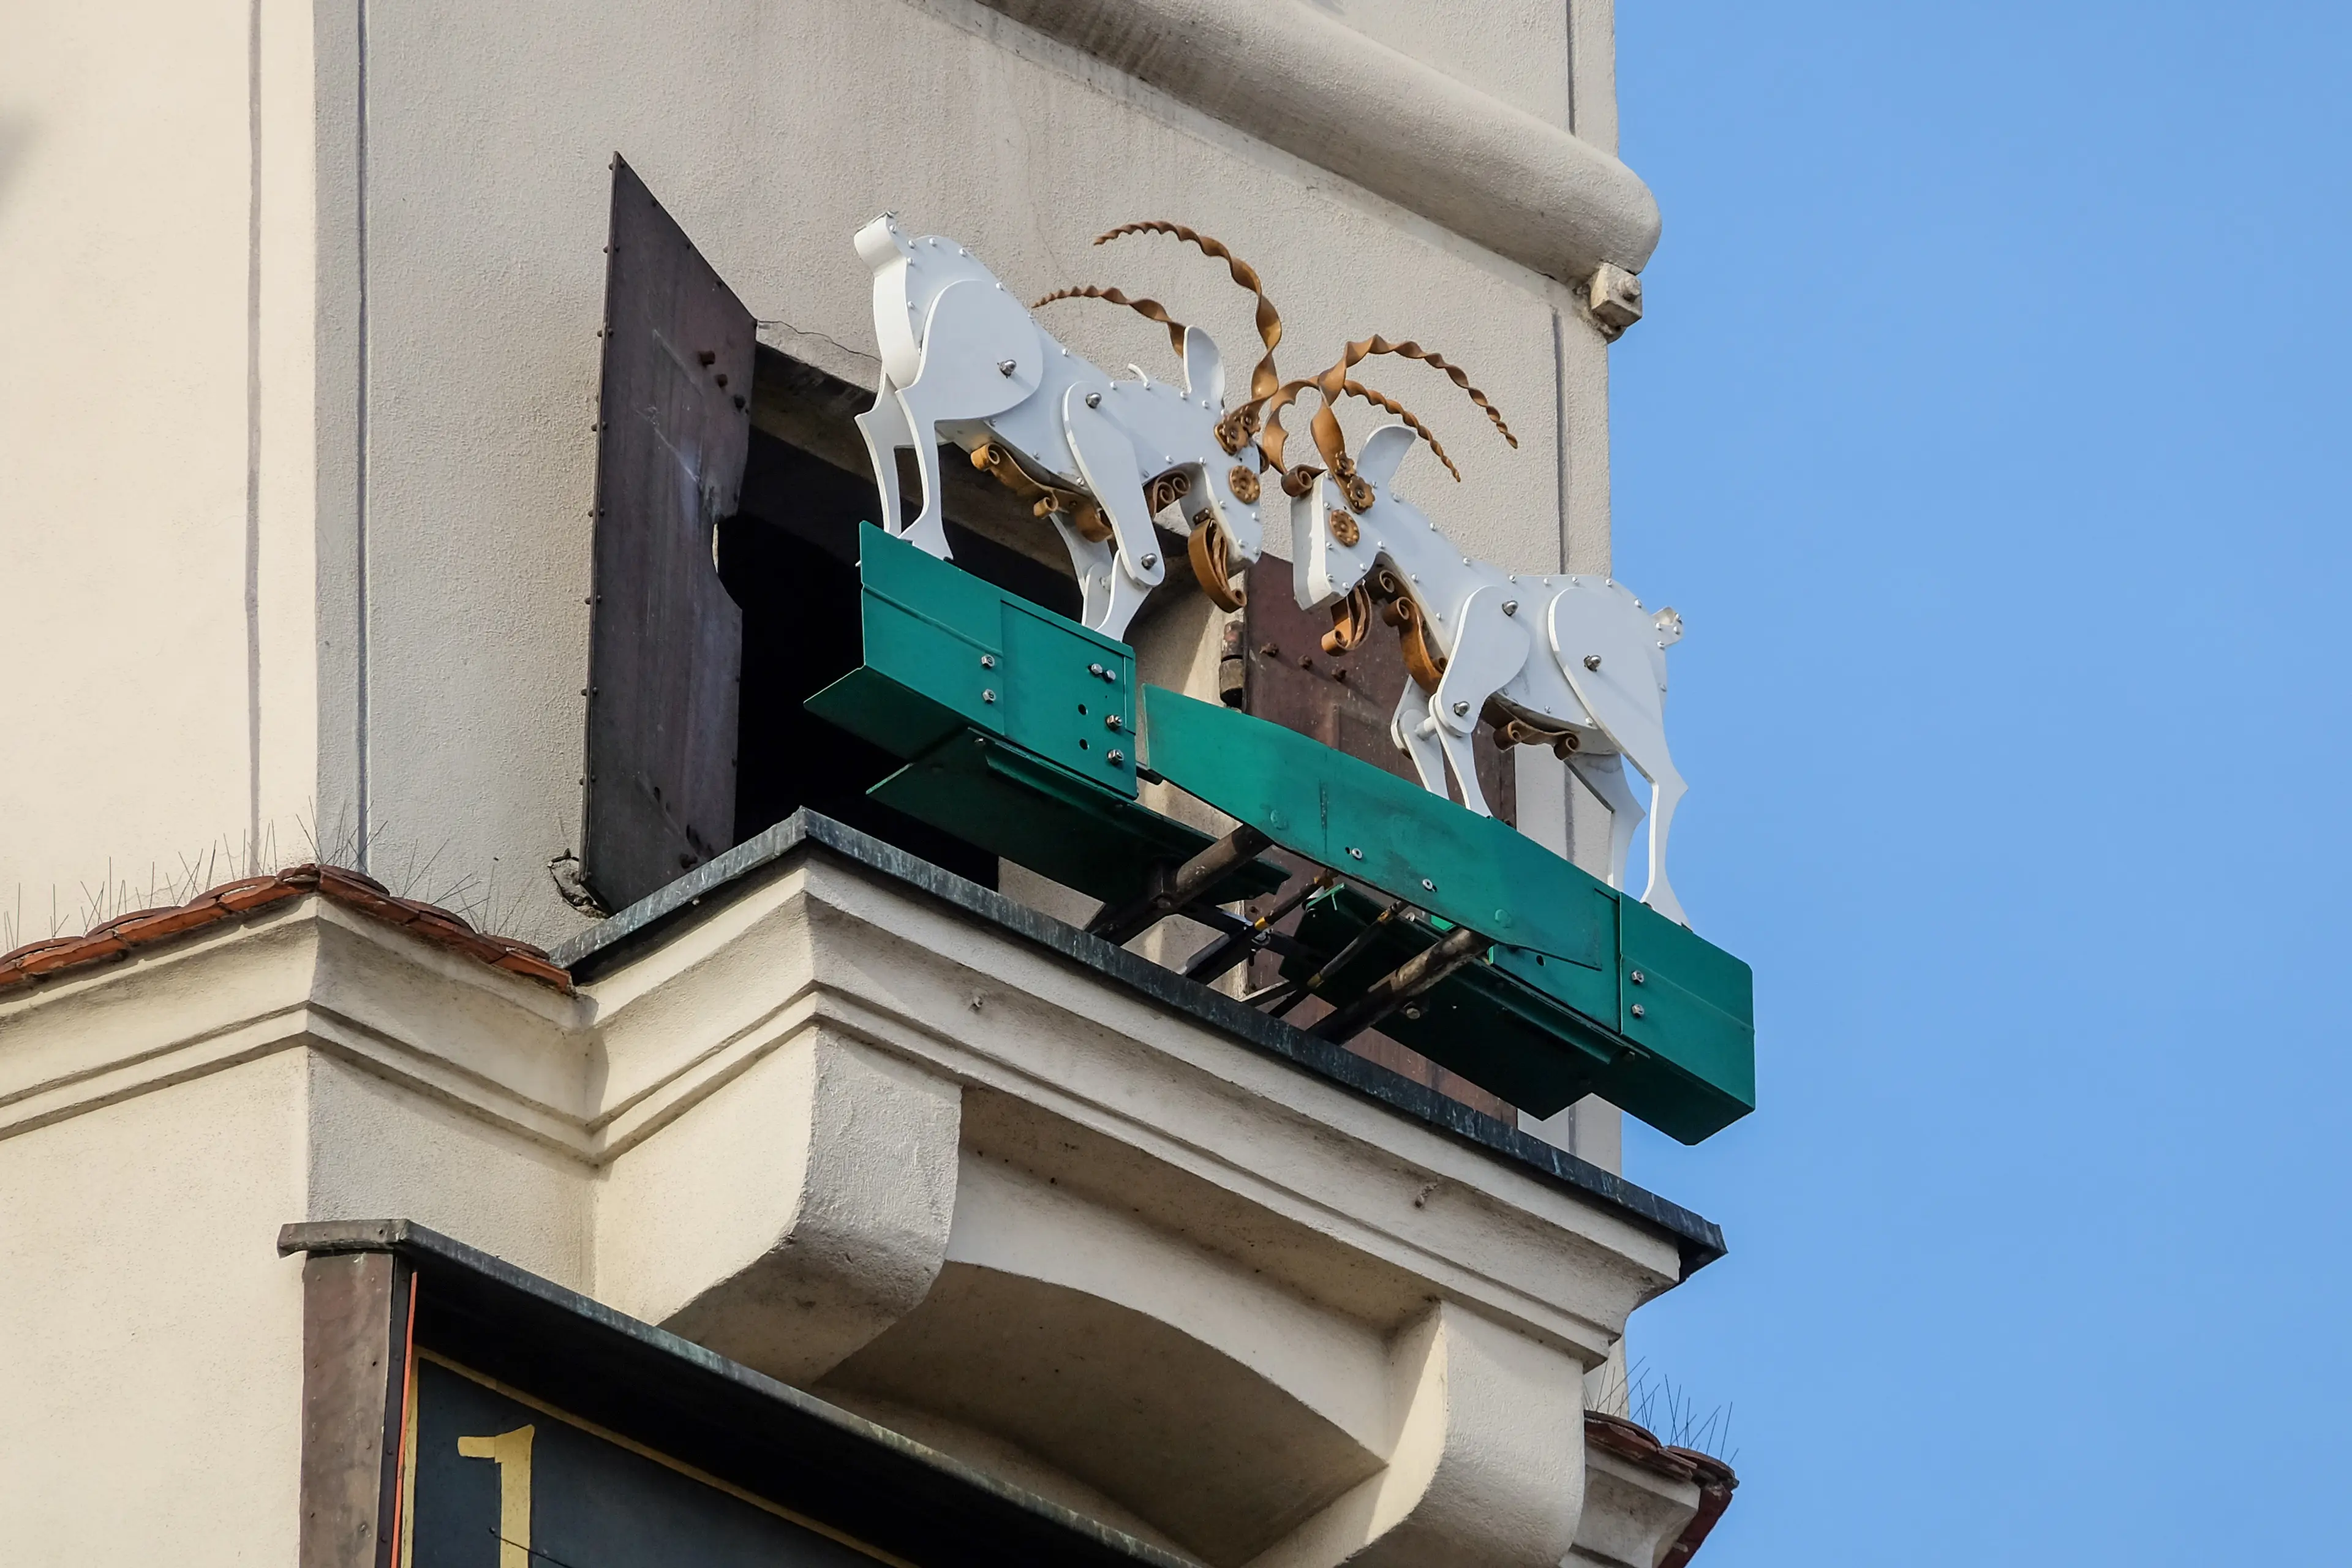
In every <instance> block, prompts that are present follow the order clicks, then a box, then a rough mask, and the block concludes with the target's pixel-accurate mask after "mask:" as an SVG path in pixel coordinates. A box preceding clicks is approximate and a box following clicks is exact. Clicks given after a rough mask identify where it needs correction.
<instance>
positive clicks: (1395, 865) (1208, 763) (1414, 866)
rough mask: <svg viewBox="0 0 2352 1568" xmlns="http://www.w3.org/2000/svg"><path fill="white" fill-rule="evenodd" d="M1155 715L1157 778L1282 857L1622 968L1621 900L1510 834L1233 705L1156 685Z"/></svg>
mask: <svg viewBox="0 0 2352 1568" xmlns="http://www.w3.org/2000/svg"><path fill="white" fill-rule="evenodd" d="M1144 712H1145V718H1146V722H1147V724H1148V727H1149V728H1148V738H1149V741H1150V763H1151V766H1152V767H1153V768H1154V769H1155V770H1157V771H1158V772H1159V773H1161V774H1162V775H1164V776H1165V777H1166V778H1167V779H1168V780H1169V782H1171V784H1175V785H1176V786H1177V787H1178V788H1180V789H1182V790H1185V791H1186V792H1188V793H1190V794H1192V795H1197V796H1199V797H1200V798H1201V799H1202V800H1204V801H1207V802H1208V803H1209V804H1210V805H1213V806H1215V807H1216V808H1217V809H1218V810H1220V811H1222V812H1224V813H1225V814H1226V815H1227V816H1234V817H1236V818H1238V819H1240V820H1241V821H1243V822H1246V823H1248V824H1250V825H1251V826H1254V827H1256V828H1257V829H1258V830H1259V831H1261V832H1263V833H1265V835H1266V836H1267V837H1270V838H1272V839H1273V840H1274V841H1275V842H1276V844H1279V845H1281V846H1282V847H1285V848H1286V849H1291V850H1295V851H1297V853H1299V854H1301V855H1305V856H1307V858H1309V859H1313V860H1317V861H1319V862H1321V863H1322V864H1324V865H1326V866H1329V867H1332V868H1335V869H1337V870H1338V871H1339V872H1340V873H1341V874H1342V875H1343V876H1346V877H1348V878H1349V879H1350V880H1354V881H1360V882H1362V883H1364V884H1366V885H1368V886H1370V887H1375V888H1380V889H1385V890H1387V891H1388V892H1391V893H1393V894H1395V895H1397V896H1398V897H1400V898H1404V899H1409V900H1412V902H1413V903H1414V904H1417V905H1419V906H1420V907H1421V908H1423V909H1424V910H1429V911H1430V912H1431V913H1433V914H1438V915H1443V916H1444V917H1445V918H1446V919H1447V920H1450V921H1454V922H1456V923H1457V924H1461V925H1466V926H1468V927H1470V928H1471V929H1472V930H1473V931H1478V932H1480V933H1481V934H1483V935H1486V936H1491V937H1494V938H1496V940H1498V941H1502V942H1510V943H1512V944H1513V945H1515V946H1519V947H1525V948H1528V949H1530V950H1532V951H1534V952H1541V953H1543V954H1545V955H1546V956H1547V957H1549V958H1552V959H1558V960H1563V961H1565V962H1567V963H1578V964H1583V965H1585V966H1586V967H1589V968H1596V969H1613V968H1614V967H1615V958H1616V917H1615V906H1616V903H1617V895H1616V894H1615V893H1613V892H1612V891H1611V890H1610V889H1609V888H1608V887H1606V886H1605V885H1604V884H1603V883H1601V881H1600V880H1599V879H1596V878H1594V877H1592V876H1591V874H1589V873H1587V872H1585V871H1582V870H1580V869H1578V868H1576V867H1574V866H1571V865H1570V864H1569V863H1568V862H1567V861H1565V860H1563V859H1561V858H1559V856H1557V855H1554V854H1553V853H1551V851H1549V850H1548V849H1546V848H1545V847H1543V846H1541V845H1539V844H1538V843H1536V842H1535V840H1533V839H1531V838H1528V837H1526V836H1525V835H1523V834H1520V833H1517V832H1516V831H1514V830H1513V829H1512V828H1511V827H1510V826H1507V824H1504V823H1501V822H1497V821H1496V820H1495V819H1494V818H1493V817H1491V816H1479V815H1477V814H1476V813H1475V812H1472V811H1467V810H1465V809H1464V808H1463V807H1461V806H1459V805H1454V803H1453V802H1452V801H1448V800H1441V799H1439V798H1438V797H1437V796H1435V795H1432V794H1430V793H1429V792H1428V791H1427V790H1425V789H1423V788H1422V787H1421V786H1420V785H1418V784H1412V783H1410V782H1408V781H1406V780H1404V779H1401V778H1398V777H1397V776H1396V775H1395V774H1393V773H1387V772H1384V771H1383V770H1381V769H1380V768H1376V767H1374V766H1372V765H1371V764H1370V763H1366V762H1360V761H1358V760H1357V759H1356V758H1354V757H1350V756H1348V755H1346V754H1345V753H1343V752H1335V751H1333V750H1332V749H1331V748H1330V747H1328V746H1326V745H1323V744H1322V743H1320V742H1317V741H1314V740H1312V739H1309V738H1308V737H1307V736H1305V735H1301V734H1298V733H1297V732H1296V731H1290V730H1286V729H1284V728H1282V727H1281V726H1280V725H1278V724H1270V723H1267V722H1266V721H1265V720H1263V719H1256V718H1253V717H1251V716H1250V715H1249V714H1246V713H1240V712H1236V711H1234V710H1232V709H1230V708H1220V707H1214V706H1213V705H1211V704H1209V703H1206V702H1199V701H1195V700H1192V698H1189V697H1184V696H1181V695H1180V694H1179V693H1177V692H1173V691H1168V690H1164V689H1160V688H1159V687H1156V686H1155V687H1152V688H1151V689H1150V690H1148V691H1147V692H1146V693H1145V694H1144ZM1596 893H1597V894H1598V895H1599V896H1598V897H1596V896H1595V895H1596Z"/></svg>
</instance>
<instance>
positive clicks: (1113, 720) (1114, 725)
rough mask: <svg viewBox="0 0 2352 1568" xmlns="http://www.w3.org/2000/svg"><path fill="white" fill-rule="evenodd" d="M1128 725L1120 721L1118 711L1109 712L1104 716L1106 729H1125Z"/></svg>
mask: <svg viewBox="0 0 2352 1568" xmlns="http://www.w3.org/2000/svg"><path fill="white" fill-rule="evenodd" d="M1126 727H1127V726H1126V725H1125V724H1123V723H1122V722H1120V721H1119V717H1118V714H1116V713H1111V714H1107V715H1105V716H1104V719H1103V728H1104V729H1106V730H1123V729H1125V728H1126Z"/></svg>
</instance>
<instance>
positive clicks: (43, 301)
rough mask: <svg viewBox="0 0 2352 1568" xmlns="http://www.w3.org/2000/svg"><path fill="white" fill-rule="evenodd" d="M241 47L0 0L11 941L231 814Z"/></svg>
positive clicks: (243, 103) (207, 9) (241, 814)
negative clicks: (79, 895) (61, 903)
mask: <svg viewBox="0 0 2352 1568" xmlns="http://www.w3.org/2000/svg"><path fill="white" fill-rule="evenodd" d="M250 41H251V40H250V37H249V27H248V16H247V6H246V5H243V4H228V3H224V0H194V3H190V4H176V3H169V0H156V3H151V4H134V5H121V6H111V5H110V6H79V5H35V6H19V7H14V8H12V11H11V14H10V16H9V18H8V25H7V27H6V43H5V47H0V342H5V344H6V345H7V349H6V355H5V358H6V363H7V365H8V374H6V375H5V376H0V541H5V549H6V562H5V570H0V669H5V670H7V671H8V672H9V685H10V689H11V692H12V696H11V698H10V700H9V705H8V707H9V711H8V731H9V735H8V742H7V744H6V746H5V759H6V760H5V766H0V916H5V918H6V920H7V921H9V922H10V923H11V924H13V923H14V922H15V921H16V910H17V899H18V895H19V891H20V889H21V891H22V894H23V899H24V902H25V904H26V910H25V914H26V921H27V922H28V923H35V929H34V930H33V931H31V933H30V936H46V935H47V934H49V929H48V914H49V897H50V891H51V889H52V888H53V887H55V886H58V885H59V884H62V887H63V889H64V897H65V899H66V900H67V901H68V903H70V902H71V901H72V900H73V898H74V896H75V894H76V891H77V889H78V888H79V886H80V885H81V884H82V883H84V882H88V883H90V884H93V885H95V884H98V883H100V882H103V881H104V880H105V879H106V872H107V858H108V857H109V856H112V857H114V858H115V859H116V861H117V862H118V867H119V868H120V869H121V872H122V873H123V874H124V875H126V876H128V875H131V868H133V867H136V868H137V874H138V876H139V878H140V879H141V880H142V884H143V881H144V879H145V876H146V869H147V862H148V860H149V859H150V858H159V859H161V860H162V861H163V862H164V863H165V864H167V865H169V864H173V863H174V862H175V858H176V857H177V855H178V854H179V853H180V852H182V851H193V850H196V849H199V848H201V847H204V846H205V845H206V844H207V843H208V842H210V841H212V840H214V839H215V838H216V837H219V836H221V835H223V834H227V835H229V836H231V837H232V838H235V837H237V836H238V835H240V834H241V833H242V831H243V830H244V828H245V827H246V826H247V818H248V813H247V795H248V778H247V773H248V749H247V741H248V734H247V704H246V700H245V699H246V666H247V620H246V614H245V597H246V587H247V584H246V563H247V550H246V532H247V458H248V454H247V302H248V301H247V286H248V277H247V248H248V247H247V225H248V219H249V216H250V213H249V197H250V194H251V185H252V178H251V174H252V171H251V139H250V135H249V130H250V127H249V118H250V115H249V110H250V104H249V100H248V96H247V76H248V56H249V49H250ZM142 761H144V763H145V765H144V766H141V765H138V764H139V763H141V762H142ZM159 762H160V763H162V764H163V765H164V766H166V767H168V769H169V771H170V773H171V775H172V781H173V782H172V785H171V787H169V788H168V789H159V788H158V787H157V785H156V781H155V778H154V776H153V773H152V769H153V768H154V767H155V766H156V765H157V763H159ZM30 936H27V937H25V938H21V939H20V940H30Z"/></svg>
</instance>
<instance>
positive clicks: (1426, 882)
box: [1421, 877, 1437, 893]
mask: <svg viewBox="0 0 2352 1568" xmlns="http://www.w3.org/2000/svg"><path fill="white" fill-rule="evenodd" d="M1421 885H1422V888H1423V890H1424V891H1426V892H1432V893H1433V892H1435V891H1437V884H1436V883H1434V882H1433V881H1431V880H1430V879H1428V878H1426V877H1423V879H1421Z"/></svg>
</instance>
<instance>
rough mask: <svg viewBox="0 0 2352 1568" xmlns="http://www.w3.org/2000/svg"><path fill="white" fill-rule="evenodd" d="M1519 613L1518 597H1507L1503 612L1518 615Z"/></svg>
mask: <svg viewBox="0 0 2352 1568" xmlns="http://www.w3.org/2000/svg"><path fill="white" fill-rule="evenodd" d="M1518 613H1519V602H1518V601H1517V599H1506V600H1504V601H1503V614H1505V615H1507V616H1516V615H1517V614H1518Z"/></svg>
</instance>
